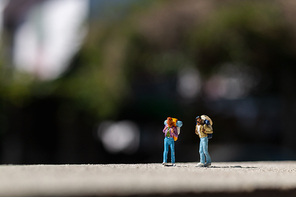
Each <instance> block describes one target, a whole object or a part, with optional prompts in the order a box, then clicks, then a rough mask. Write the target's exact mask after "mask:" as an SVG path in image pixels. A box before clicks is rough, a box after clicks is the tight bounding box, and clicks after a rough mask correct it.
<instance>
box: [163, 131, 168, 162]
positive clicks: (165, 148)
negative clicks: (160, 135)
mask: <svg viewBox="0 0 296 197" xmlns="http://www.w3.org/2000/svg"><path fill="white" fill-rule="evenodd" d="M168 151H169V143H168V139H167V138H166V137H165V138H164V151H163V163H167V159H168Z"/></svg>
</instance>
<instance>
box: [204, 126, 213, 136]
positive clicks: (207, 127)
mask: <svg viewBox="0 0 296 197" xmlns="http://www.w3.org/2000/svg"><path fill="white" fill-rule="evenodd" d="M203 128H204V130H203V132H204V133H206V134H211V133H213V130H212V129H211V128H210V127H209V126H208V125H206V124H205V125H204V127H203Z"/></svg>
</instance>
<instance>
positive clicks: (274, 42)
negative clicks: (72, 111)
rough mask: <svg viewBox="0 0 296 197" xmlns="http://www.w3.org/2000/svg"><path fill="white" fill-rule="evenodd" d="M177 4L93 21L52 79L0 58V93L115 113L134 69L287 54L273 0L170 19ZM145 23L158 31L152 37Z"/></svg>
mask: <svg viewBox="0 0 296 197" xmlns="http://www.w3.org/2000/svg"><path fill="white" fill-rule="evenodd" d="M189 2H191V3H193V2H194V1H189ZM215 2H216V1H215ZM182 4H183V2H182V1H151V2H150V3H149V4H148V3H146V4H144V5H145V6H142V7H135V8H134V9H132V10H131V12H130V13H129V14H128V15H127V16H125V17H122V18H120V19H117V20H111V21H92V23H91V24H90V30H89V34H88V37H87V39H86V41H85V43H84V45H83V47H82V49H81V51H80V52H79V54H78V55H77V56H76V57H75V59H74V60H73V62H72V66H71V68H70V69H69V71H68V72H67V73H66V74H65V75H64V76H62V77H61V78H59V79H57V80H54V81H50V82H40V81H38V80H36V79H34V78H33V77H32V76H29V75H27V74H22V73H19V71H16V70H14V69H12V68H9V66H6V65H5V66H4V65H3V61H2V63H1V67H0V69H1V75H2V76H3V77H1V79H0V80H1V81H0V91H1V97H2V99H3V100H5V101H7V102H11V103H13V104H15V105H21V104H22V103H23V104H24V103H26V102H27V101H30V100H31V99H34V98H41V97H46V96H49V95H51V96H54V97H56V98H62V99H65V100H69V101H71V102H73V108H77V110H82V111H85V112H87V113H89V114H91V115H92V116H95V117H97V118H100V119H104V118H109V117H114V116H116V114H117V113H118V110H120V107H121V106H122V105H123V104H124V103H125V102H126V101H127V100H128V99H129V98H130V96H131V95H132V90H131V84H132V83H135V81H134V79H135V78H136V77H137V75H139V73H149V75H150V76H151V77H152V78H153V77H155V79H156V78H157V79H159V78H166V77H169V76H170V75H176V74H177V73H178V71H179V70H180V69H181V68H182V67H186V66H195V67H197V68H198V69H199V70H201V71H202V74H203V76H206V74H209V73H210V72H211V71H212V70H214V69H216V68H217V66H219V65H220V64H222V63H224V62H235V63H237V62H238V63H244V64H248V65H251V66H264V68H267V67H268V65H269V64H270V63H271V64H274V62H273V61H276V62H280V61H283V60H285V59H286V58H287V57H288V58H291V56H292V55H291V54H292V52H291V50H290V49H289V42H290V40H291V38H290V35H289V34H288V33H287V32H288V31H287V29H288V28H289V27H288V26H287V25H286V22H285V20H284V18H283V16H282V13H281V12H282V10H281V8H280V7H279V6H278V5H277V4H276V3H275V1H271V2H269V1H227V2H225V3H221V2H218V1H217V2H216V4H217V5H219V6H208V9H209V10H206V11H205V12H206V15H205V17H200V18H199V16H198V15H195V14H193V13H192V12H188V13H187V15H188V16H184V18H186V17H187V18H190V19H191V20H190V21H189V22H188V21H186V20H175V19H176V17H178V16H176V17H174V14H176V13H177V14H178V12H177V11H175V10H178V8H179V7H180V9H181V8H182V6H183V5H182ZM170 9H171V10H170ZM170 11H171V12H170ZM167 12H168V13H167ZM170 14H171V15H170ZM185 15H186V14H185ZM155 16H157V17H158V18H156V17H155ZM162 17H163V18H162ZM185 22H186V23H188V24H187V26H186V27H184V28H183V26H182V24H183V23H185ZM168 27H169V28H168ZM147 29H148V30H149V31H151V32H152V33H153V32H154V33H155V32H164V33H162V34H161V33H160V34H157V36H158V37H157V36H155V35H152V34H150V33H149V31H146V30H147ZM174 30H176V32H173V31H174ZM172 34H174V36H172ZM6 74H8V75H6Z"/></svg>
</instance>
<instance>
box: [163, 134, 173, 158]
mask: <svg viewBox="0 0 296 197" xmlns="http://www.w3.org/2000/svg"><path fill="white" fill-rule="evenodd" d="M169 146H170V147H171V160H172V163H175V141H174V139H173V138H171V137H165V138H164V151H163V162H164V163H167V160H168V152H169Z"/></svg>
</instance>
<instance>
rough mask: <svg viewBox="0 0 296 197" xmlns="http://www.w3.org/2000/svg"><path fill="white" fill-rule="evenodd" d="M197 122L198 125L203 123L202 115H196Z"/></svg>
mask: <svg viewBox="0 0 296 197" xmlns="http://www.w3.org/2000/svg"><path fill="white" fill-rule="evenodd" d="M196 123H197V124H198V125H201V124H203V120H202V119H201V118H200V116H197V117H196Z"/></svg>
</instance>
